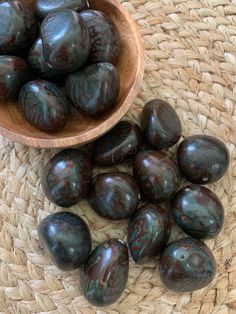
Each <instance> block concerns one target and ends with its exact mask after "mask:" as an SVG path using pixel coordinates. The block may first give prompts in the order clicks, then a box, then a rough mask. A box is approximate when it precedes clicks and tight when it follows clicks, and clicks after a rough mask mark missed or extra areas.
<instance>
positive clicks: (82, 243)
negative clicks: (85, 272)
mask: <svg viewBox="0 0 236 314" xmlns="http://www.w3.org/2000/svg"><path fill="white" fill-rule="evenodd" d="M38 235H39V239H40V242H41V244H42V246H43V248H44V249H45V251H46V252H47V253H48V254H49V256H50V258H51V260H52V262H53V263H54V264H55V265H56V266H57V267H58V268H60V269H61V270H74V269H77V268H79V267H80V266H82V265H83V264H84V263H86V262H87V259H88V257H89V253H90V251H91V246H92V244H91V235H90V231H89V228H88V226H87V224H86V223H85V222H84V220H83V219H82V218H80V217H79V216H77V215H75V214H73V213H70V212H59V213H55V214H52V215H49V216H47V217H46V218H44V219H43V220H42V221H41V222H40V224H39V226H38Z"/></svg>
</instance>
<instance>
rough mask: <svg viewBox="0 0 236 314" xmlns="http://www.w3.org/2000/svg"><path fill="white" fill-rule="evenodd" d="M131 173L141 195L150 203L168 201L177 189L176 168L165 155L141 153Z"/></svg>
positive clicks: (152, 152) (148, 152) (172, 161)
mask: <svg viewBox="0 0 236 314" xmlns="http://www.w3.org/2000/svg"><path fill="white" fill-rule="evenodd" d="M133 173H134V176H135V178H136V180H137V182H138V183H139V187H140V190H141V193H142V194H143V196H144V197H145V198H146V199H147V200H149V201H150V202H152V203H160V202H164V201H167V200H169V199H170V198H171V197H172V196H173V195H174V194H175V192H176V191H177V189H178V184H179V173H178V168H177V165H176V163H175V161H174V160H173V159H172V158H171V157H169V156H168V155H167V154H166V153H162V152H158V151H141V152H140V153H138V155H136V157H135V159H134V162H133Z"/></svg>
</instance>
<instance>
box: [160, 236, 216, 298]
mask: <svg viewBox="0 0 236 314" xmlns="http://www.w3.org/2000/svg"><path fill="white" fill-rule="evenodd" d="M215 272H216V262H215V258H214V256H213V254H212V252H211V250H210V249H209V248H208V247H207V246H206V245H205V244H204V243H203V242H201V241H199V240H196V239H192V238H184V239H181V240H177V241H174V242H171V243H169V244H168V245H167V247H166V248H165V249H164V251H163V252H162V254H161V259H160V276H161V280H162V282H163V283H164V284H165V285H166V287H167V288H168V289H171V290H174V291H180V292H188V291H194V290H198V289H201V288H204V287H206V286H207V285H208V284H209V283H210V282H211V281H212V280H213V279H214V276H215Z"/></svg>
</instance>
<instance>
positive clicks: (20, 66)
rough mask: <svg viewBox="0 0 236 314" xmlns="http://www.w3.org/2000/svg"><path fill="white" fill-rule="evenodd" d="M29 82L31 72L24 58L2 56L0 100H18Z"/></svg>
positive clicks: (0, 63)
mask: <svg viewBox="0 0 236 314" xmlns="http://www.w3.org/2000/svg"><path fill="white" fill-rule="evenodd" d="M29 80H30V70H29V67H28V65H27V64H26V62H25V61H24V60H23V59H22V58H20V57H13V56H0V100H16V99H17V97H18V94H19V92H20V89H21V87H22V86H23V85H24V84H25V83H26V82H27V81H29Z"/></svg>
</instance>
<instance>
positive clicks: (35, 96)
mask: <svg viewBox="0 0 236 314" xmlns="http://www.w3.org/2000/svg"><path fill="white" fill-rule="evenodd" d="M19 104H20V107H21V110H22V112H23V114H24V116H25V118H26V119H27V121H28V122H29V123H30V124H32V125H33V126H35V127H36V128H38V129H40V130H41V131H45V132H52V131H56V130H58V129H59V128H62V127H63V126H64V124H65V121H66V116H67V114H68V112H69V108H70V107H69V103H68V101H67V99H66V97H65V96H64V94H63V93H62V91H61V90H60V89H59V88H58V87H57V86H56V85H54V84H53V83H50V82H47V81H43V80H39V81H31V82H28V83H27V84H25V85H24V86H23V87H22V89H21V91H20V94H19Z"/></svg>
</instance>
